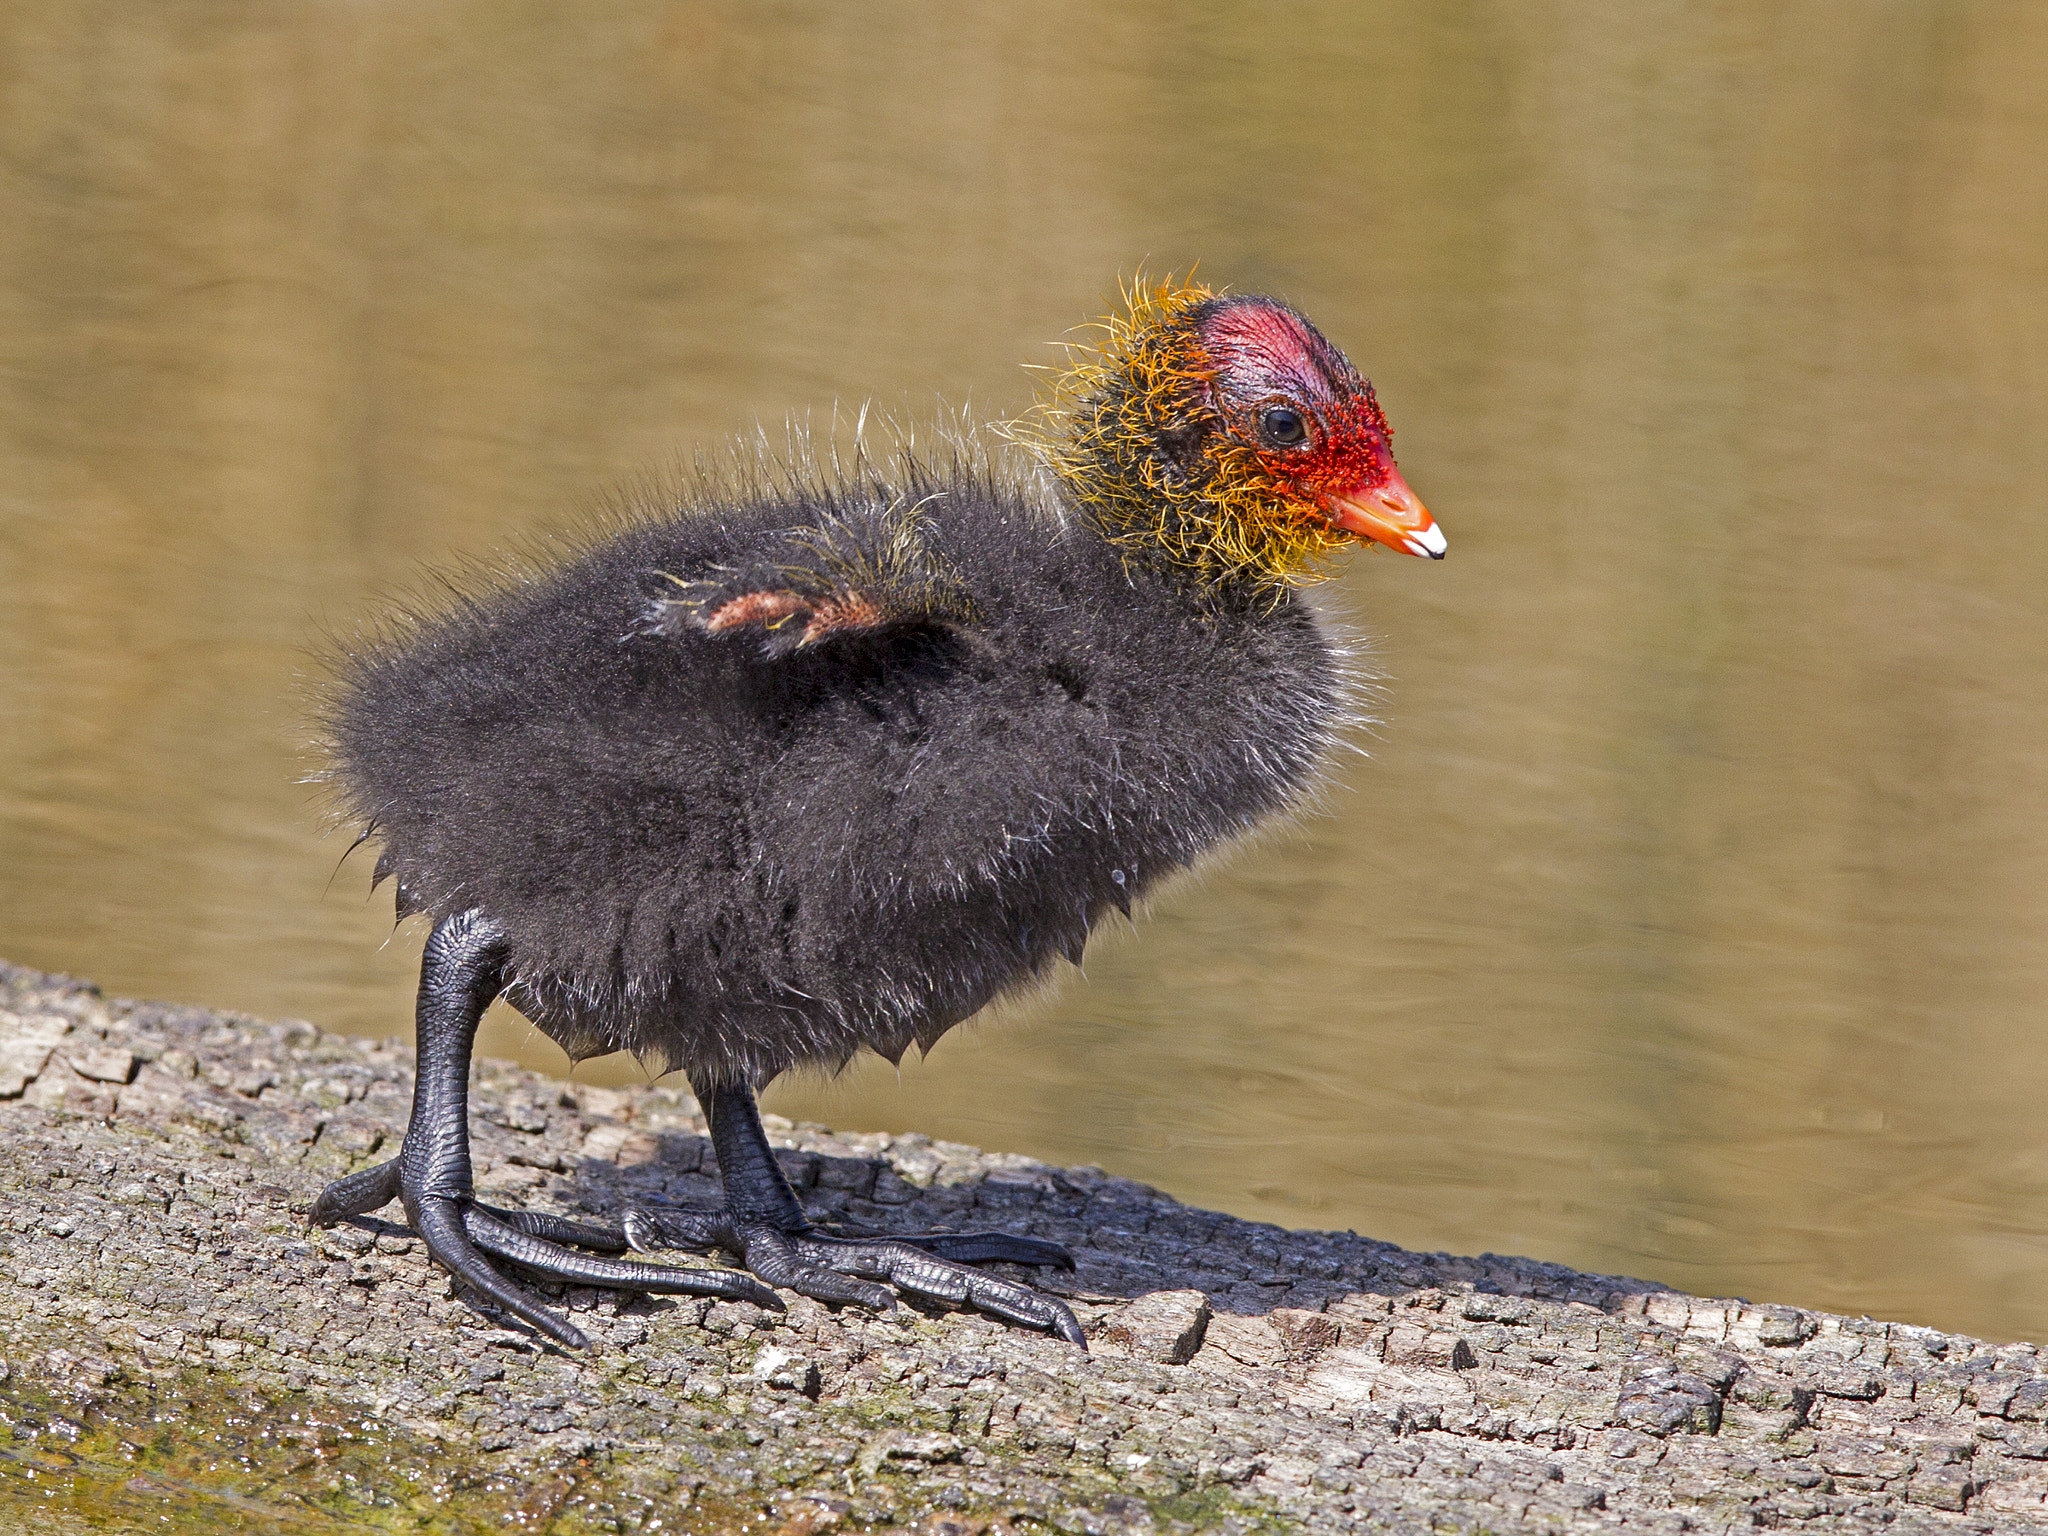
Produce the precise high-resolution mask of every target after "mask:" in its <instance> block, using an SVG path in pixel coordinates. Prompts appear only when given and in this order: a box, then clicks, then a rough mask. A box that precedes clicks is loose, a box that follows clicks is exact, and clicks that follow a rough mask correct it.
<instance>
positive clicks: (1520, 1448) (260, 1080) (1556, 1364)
mask: <svg viewBox="0 0 2048 1536" xmlns="http://www.w3.org/2000/svg"><path fill="white" fill-rule="evenodd" d="M411 1067H412V1058H411V1054H410V1052H409V1051H407V1050H406V1049H404V1048H403V1047H402V1046H400V1045H399V1044H397V1043H395V1042H383V1043H376V1044H373V1043H369V1042H364V1041H357V1040H351V1039H345V1038H341V1037H338V1036H334V1035H327V1034H323V1033H321V1032H320V1031H319V1030H317V1029H315V1028H313V1027H312V1026H311V1025H308V1024H293V1023H287V1024H271V1023H264V1022H261V1021H258V1020H255V1019H250V1018H246V1017H241V1016H237V1015H232V1014H221V1013H213V1012H208V1011H206V1010H203V1009H196V1008H179V1007H169V1006H164V1005H159V1004H150V1003H141V1004H137V1003H125V1002H118V1001H110V1000H107V999H103V998H102V997H101V996H100V995H99V993H98V992H97V990H96V989H94V988H93V987H91V986H89V985H87V984H85V983H81V982H77V981H72V980H69V979H66V978H63V977H54V976H46V975H43V974H41V973H39V972H34V971H29V970H25V969H21V968H17V967H8V966H4V965H0V1137H4V1143H0V1144H4V1146H5V1149H6V1156H5V1158H4V1160H0V1189H4V1206H0V1274H4V1276H5V1277H6V1278H4V1279H0V1338H4V1340H5V1342H4V1344H0V1351H4V1353H5V1356H6V1359H5V1362H4V1363H0V1413H4V1417H5V1420H6V1423H5V1426H4V1436H0V1526H4V1527H7V1528H13V1527H12V1526H11V1525H10V1524H9V1522H10V1521H12V1522H15V1523H16V1524H19V1523H22V1522H25V1521H27V1520H29V1519H30V1518H33V1520H34V1521H35V1523H36V1524H37V1525H38V1526H39V1527H41V1528H46V1529H49V1530H52V1531H63V1530H67V1529H74V1528H75V1529H81V1530H84V1529H92V1530H108V1529H114V1530H118V1529H124V1528H133V1529H138V1530H139V1529H142V1528H144V1527H145V1526H146V1527H147V1528H148V1529H150V1530H157V1531H160V1530H164V1529H173V1530H176V1529H182V1528H189V1529H192V1530H207V1531H213V1530H222V1529H247V1530H291V1531H302V1530H303V1531H311V1532H320V1531H325V1530H329V1529H332V1530H334V1531H343V1530H362V1529H365V1528H368V1529H406V1530H418V1529H427V1530H446V1531H461V1530H472V1529H474V1530H479V1531H482V1530H500V1529H504V1528H506V1527H507V1526H508V1525H511V1524H515V1523H516V1524H517V1525H518V1526H519V1527H520V1528H523V1529H527V1530H534V1531H558V1532H563V1533H568V1532H580V1531H585V1530H591V1531H610V1530H617V1531H638V1530H656V1529H659V1530H665V1531H675V1530H689V1531H700V1532H713V1531H723V1530H733V1531H737V1530H741V1529H743V1528H744V1529H746V1530H748V1531H753V1532H763V1531H767V1532H781V1533H784V1536H808V1533H813V1532H820V1531H825V1530H828V1529H838V1530H842V1531H849V1532H850V1531H857V1530H873V1529H898V1528H906V1527H913V1526H914V1527H915V1528H916V1529H917V1530H919V1531H921V1532H924V1533H927V1536H944V1533H948V1532H950V1533H953V1536H973V1533H998V1532H1006V1531H1011V1530H1019V1531H1021V1530H1027V1529H1028V1530H1035V1529H1040V1528H1050V1529H1056V1530H1060V1531H1071V1532H1086V1533H1096V1536H1107V1533H1119V1532H1149V1531H1179V1530H1202V1531H1208V1530H1237V1531H1243V1532H1252V1531H1260V1530H1269V1529H1270V1530H1306V1531H1340V1530H1343V1531H1350V1530H1357V1529H1361V1528H1366V1529H1381V1528H1384V1529H1392V1530H1402V1531H1407V1530H1418V1531H1419V1530H1432V1531H1435V1530H1448V1531H1473V1532H1477V1531H1485V1530H1494V1531H1498V1530H1503V1529H1519V1528H1539V1529H1555V1530H1561V1531H1580V1530H1585V1531H1593V1530H1610V1529H1617V1530H1628V1531H1636V1530H1649V1531H1672V1532H1677V1531H1683V1530H1743V1531H1748V1530H1753V1529H1755V1528H1756V1527H1758V1526H1766V1527H1771V1526H1785V1525H1797V1526H1799V1527H1800V1528H1801V1529H1803V1530H1812V1531H1849V1530H1858V1531H1860V1530H1877V1529H1880V1528H1882V1529H1885V1530H1888V1531H1891V1532H1905V1531H1922V1530H1926V1531H1934V1530H1943V1531H1948V1530H1955V1531H1963V1530H1969V1531H1992V1530H1996V1531H1999V1532H2043V1533H2048V1429H2044V1424H2043V1418H2044V1411H2048V1370H2044V1365H2043V1361H2042V1360H2041V1358H2040V1357H2039V1355H2038V1353H2037V1351H2036V1350H2035V1348H2034V1347H2033V1346H2032V1345H2024V1344H2021V1345H2008V1346H2003V1347H1997V1348H1994V1347H1991V1346H1989V1345H1985V1344H1982V1343H1979V1342H1977V1341H1975V1340H1972V1339H1967V1338H1960V1337H1956V1336H1953V1335H1945V1334H1940V1333H1936V1332H1933V1331H1932V1330H1929V1329H1925V1328H1915V1327H1908V1326H1905V1325H1901V1324H1892V1323H1883V1322H1875V1321H1872V1320H1870V1319H1868V1318H1863V1319H1851V1318H1841V1317H1831V1316H1827V1315H1824V1314H1820V1313H1814V1312H1802V1311H1800V1310H1797V1309H1795V1308H1791V1307H1780V1306H1759V1305H1752V1304H1750V1303H1747V1302H1743V1301H1732V1300H1715V1299H1707V1298H1702V1297H1695V1296H1686V1295H1682V1294H1679V1293H1677V1292H1674V1291H1670V1290H1667V1289H1665V1288H1663V1287H1661V1286H1658V1285H1654V1284H1651V1283H1648V1282H1644V1281H1640V1280H1628V1279H1621V1278H1617V1277H1615V1276H1611V1275H1588V1274H1580V1273H1578V1272H1576V1271H1573V1270H1569V1269H1565V1268H1563V1267H1561V1266H1559V1265H1555V1264H1543V1263H1537V1262H1534V1261H1531V1260H1526V1259H1514V1258H1501V1257H1498V1256H1494V1255H1484V1256H1481V1257H1479V1258H1454V1257H1451V1256H1449V1255H1446V1254H1417V1253H1408V1252H1404V1251H1402V1250H1401V1249H1398V1248H1395V1247H1393V1246H1392V1245H1390V1244H1387V1243H1381V1242H1375V1241H1373V1240H1371V1239H1369V1238H1363V1237H1358V1236H1355V1235H1353V1234H1351V1233H1345V1232H1287V1231H1283V1230H1281V1229H1279V1228H1277V1227H1272V1226H1264V1225H1260V1224H1258V1223H1254V1222H1247V1221H1240V1220H1237V1219H1236V1218H1234V1217H1229V1216H1223V1215H1218V1214H1216V1213H1214V1212H1208V1211H1200V1210H1194V1209H1191V1208H1189V1207H1187V1206H1183V1205H1180V1204H1178V1203H1177V1202H1175V1201H1174V1200H1172V1199H1170V1198H1168V1197H1167V1196H1165V1195H1162V1194H1160V1193H1159V1192H1157V1191H1156V1190H1152V1189H1148V1188H1146V1187H1144V1186H1142V1185H1139V1184H1134V1183H1132V1182H1130V1181H1128V1180H1124V1179H1119V1178H1114V1177H1111V1176H1109V1175H1106V1174H1104V1173H1102V1172H1101V1171H1099V1170H1096V1169H1086V1168H1081V1169H1073V1168H1069V1169H1061V1168H1052V1167H1048V1166H1046V1165H1044V1164H1041V1163H1037V1162H1033V1161H1031V1160H1030V1159H1027V1158H1022V1157H1014V1156H1007V1155H1002V1154H991V1153H984V1152H979V1151H976V1150H975V1149H973V1148H971V1147H964V1146H957V1145H953V1144H951V1143H946V1142H933V1141H930V1140H928V1139H926V1138H924V1137H921V1136H896V1137H890V1136H881V1135H834V1134H832V1133H831V1132H829V1131H826V1130H824V1129H823V1128H821V1127H817V1126H810V1125H798V1126H792V1125H789V1124H787V1123H785V1122H778V1121H775V1120H774V1119H773V1118H772V1117H770V1121H769V1126H770V1132H771V1135H772V1136H773V1137H774V1138H775V1140H776V1141H777V1143H778V1145H779V1146H780V1147H782V1148H784V1149H786V1150H784V1151H783V1152H782V1153H781V1156H782V1158H783V1161H784V1166H785V1167H786V1169H787V1170H788V1171H789V1173H790V1175H791V1177H792V1179H793V1181H794V1182H795V1183H796V1185H797V1186H798V1189H799V1192H800V1194H801V1195H802V1197H803V1199H804V1201H805V1203H806V1205H807V1207H808V1208H809V1209H810V1211H811V1213H812V1214H813V1216H815V1217H819V1218H821V1219H825V1220H830V1221H838V1222H843V1223H848V1224H852V1225H856V1226H861V1227H866V1228H871V1229H880V1230H887V1229H890V1228H904V1229H909V1228H917V1227H931V1226H957V1227H970V1226H1001V1227H1004V1228H1006V1229H1008V1230H1012V1231H1019V1232H1027V1233H1030V1234H1033V1235H1037V1236H1042V1237H1048V1238H1052V1239H1055V1240H1057V1241H1059V1242H1062V1243H1065V1244H1067V1245H1068V1246H1069V1247H1070V1248H1072V1249H1073V1250H1074V1252H1075V1253H1076V1255H1077V1257H1078V1258H1079V1260H1080V1267H1079V1270H1078V1271H1077V1272H1076V1274H1074V1275H1073V1276H1060V1277H1055V1278H1054V1279H1053V1280H1052V1281H1051V1283H1050V1288H1053V1289H1057V1290H1059V1291H1061V1293H1062V1294H1065V1295H1067V1296H1068V1299H1069V1300H1070V1302H1071V1303H1072V1305H1073V1306H1074V1308H1075V1311H1076V1312H1077V1314H1078V1315H1079V1316H1080V1318H1081V1320H1082V1322H1083V1325H1084V1326H1085V1327H1086V1328H1087V1329H1088V1330H1089V1334H1090V1339H1091V1344H1092V1347H1093V1353H1092V1354H1088V1355H1083V1354H1081V1353H1080V1352H1078V1351H1076V1350H1073V1349H1071V1348H1069V1347H1068V1346H1066V1345H1063V1344H1061V1343H1059V1342H1058V1341H1056V1340H1053V1339H1050V1338H1046V1337H1042V1336H1039V1335H1035V1334H1030V1333H1024V1332H1020V1331H1017V1330H1014V1329H1008V1328H1004V1327H1002V1326H999V1325H998V1324H996V1323H994V1322H992V1321H990V1320H988V1319H985V1318H981V1317H977V1316H973V1315H970V1314H966V1313H958V1312H933V1313H924V1312H919V1311H915V1310H912V1309H911V1308H909V1307H907V1306H906V1307H903V1308H900V1309H898V1311H896V1312H895V1313H894V1314H891V1315H888V1316H869V1315H865V1314H860V1313H856V1312H852V1311H845V1312H839V1313H834V1312H832V1311H829V1310H827V1309H826V1308H824V1307H821V1306H819V1305H817V1304H815V1303H812V1302H808V1301H805V1300H802V1299H800V1298H786V1299H787V1301H788V1310H787V1311H785V1312H782V1313H779V1314H772V1313H766V1312H763V1311H760V1310H758V1309H756V1308H754V1307H752V1306H748V1305H743V1304H739V1303H731V1302H718V1303H710V1302H705V1301H699V1300H695V1299H690V1298H678V1299H666V1298H662V1299H650V1298H647V1297H637V1296H625V1295H619V1294H616V1293H611V1292H594V1291H585V1290H578V1289H574V1288H572V1289H570V1290H568V1291H567V1292H565V1293H564V1292H556V1293H554V1294H555V1295H556V1296H557V1299H558V1304H559V1305H560V1306H562V1307H564V1308H566V1309H567V1310H568V1311H569V1312H570V1313H572V1314H573V1315H574V1317H575V1320H576V1322H577V1324H578V1326H579V1327H581V1328H582V1329H584V1330H585V1331H586V1332H587V1333H589V1334H591V1335H592V1337H593V1338H594V1339H596V1340H597V1341H598V1344H597V1347H596V1348H595V1349H594V1350H593V1351H591V1352H590V1353H588V1354H577V1355H571V1354H565V1353H563V1352H562V1351H560V1350H557V1349H555V1348H553V1347H552V1346H550V1345H547V1344H546V1343H545V1342H544V1341H541V1340H539V1339H537V1338H536V1337H535V1336H534V1335H533V1334H532V1333H531V1331H529V1330H526V1329H524V1328H512V1327H507V1326H504V1324H503V1321H502V1320H501V1319H499V1318H498V1317H496V1316H494V1315H491V1314H489V1313H487V1312H485V1311H483V1310H482V1309H481V1308H480V1307H479V1306H478V1305H474V1304H472V1302H471V1300H470V1298H469V1297H468V1295H467V1293H465V1292H460V1291H458V1290H456V1289H454V1288H453V1287H452V1286H451V1282H450V1281H449V1280H448V1278H447V1277H446V1276H445V1275H444V1274H442V1273H441V1272H440V1271H439V1270H437V1269H435V1268H433V1267H432V1266H431V1265H430V1264H429V1263H428V1262H427V1260H426V1258H425V1256H424V1253H423V1251H422V1250H421V1248H420V1246H419V1244H418V1243H417V1242H416V1241H415V1240H414V1239H413V1238H412V1237H411V1236H410V1234H409V1233H407V1232H406V1231H405V1230H404V1228H403V1227H402V1226H399V1225H396V1224H394V1222H393V1221H390V1220H380V1219H376V1218H365V1219H362V1220H359V1221H357V1222H355V1223H352V1224H349V1225H345V1226H342V1227H339V1228H337V1229H335V1230H333V1231H328V1232H321V1231H315V1230H311V1229H309V1228H308V1226H307V1225H306V1219H305V1212H306V1209H307V1207H308V1205H309V1204H310V1202H311V1200H312V1198H313V1196H314V1195H315V1194H317V1193H318V1191H319V1190H320V1188H321V1187H322V1186H323V1185H324V1184H325V1183H326V1182H327V1181H328V1180H329V1179H332V1178H334V1177H336V1176H337V1175H339V1174H342V1173H346V1172H348V1171H350V1170H352V1169H355V1168H359V1167H362V1166H364V1165H365V1164H366V1163H368V1162H369V1161H371V1160H373V1159H377V1158H381V1157H388V1156H390V1155H391V1154H392V1152H393V1150H394V1149H395V1147H396V1144H397V1139H398V1137H399V1136H400V1134H401V1133H402V1131H403V1128H404V1125H405V1118H406V1110H407V1106H408V1103H409V1096H410V1085H411ZM473 1102H474V1120H475V1130H476V1166H477V1170H478V1175H479V1183H480V1187H481V1188H482V1190H484V1191H487V1194H486V1198H492V1199H495V1200H496V1201H497V1202H498V1203H501V1204H512V1205H523V1206H527V1207H530V1208H534V1209H543V1210H551V1211H556V1212H559V1213H562V1214H565V1215H577V1216H589V1215H598V1216H610V1215H615V1214H616V1213H617V1212H618V1210H619V1209H620V1207H621V1206H622V1205H623V1204H624V1203H626V1202H628V1201H630V1200H636V1199H661V1200H672V1201H679V1202H682V1203H694V1204H706V1205H708V1204H711V1203H713V1202H714V1201H715V1197H716V1185H715V1183H714V1180H713V1178H712V1176H711V1175H712V1173H713V1172H715V1170H714V1169H712V1168H711V1166H710V1152H709V1146H708V1143H707V1141H706V1140H705V1137H704V1125H703V1122H702V1120H701V1118H700V1117H699V1116H698V1114H697V1111H696V1105H695V1104H694V1102H693V1101H692V1100H691V1099H690V1098H689V1097H688V1095H687V1094H684V1093H679V1092H676V1091H674V1090H672V1089H668V1088H663V1087H659V1086H657V1087H653V1088H649V1089H646V1090H641V1091H632V1092H620V1091H609V1090H604V1089H597V1088H589V1087H582V1086H578V1085H574V1084H564V1083H559V1082H554V1081H551V1080H548V1079H545V1078H541V1077H538V1076H536V1075H534V1074H531V1073H527V1072H522V1071H519V1070H517V1069H514V1068H512V1067H509V1066H506V1065H503V1064H500V1063H495V1062H486V1063H484V1064H482V1065H481V1066H480V1068H479V1070H478V1083H477V1087H476V1092H475V1096H474V1101H473ZM387 1214H388V1215H389V1216H391V1217H393V1218H396V1217H397V1216H398V1214H399V1213H398V1211H397V1208H396V1207H395V1206H394V1207H392V1208H391V1210H390V1211H389V1212H388V1213H387Z"/></svg>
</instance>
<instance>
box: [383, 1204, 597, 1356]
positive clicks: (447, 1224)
mask: <svg viewBox="0 0 2048 1536" xmlns="http://www.w3.org/2000/svg"><path fill="white" fill-rule="evenodd" d="M464 1203H465V1202H463V1201H460V1200H456V1199H453V1198H450V1197H448V1196H442V1195H424V1196H421V1197H420V1198H419V1199H418V1200H417V1201H414V1202H413V1203H412V1204H413V1211H412V1218H413V1222H412V1225H413V1230H414V1231H415V1232H417V1233H419V1235H420V1239H421V1240H422V1241H423V1242H424V1243H425V1244H426V1245H427V1252H428V1253H429V1254H430V1255H431V1256H432V1257H433V1260H434V1262H435V1263H437V1264H439V1265H440V1266H441V1267H442V1268H443V1269H445V1270H447V1271H448V1272H449V1273H450V1274H452V1275H454V1276H455V1278H456V1279H458V1280H460V1281H462V1282H463V1284H465V1285H467V1286H468V1287H469V1288H470V1289H471V1290H473V1291H476V1292H477V1293H478V1294H480V1295H482V1296H484V1297H485V1298H486V1299H488V1300H490V1301H492V1302H495V1303H496V1304H497V1305H498V1306H500V1307H502V1308H503V1309H504V1310H505V1311H507V1312H510V1313H511V1314H512V1315H513V1316H514V1317H517V1318H522V1319H524V1320H525V1321H526V1322H528V1323H530V1324H532V1325H533V1326H534V1327H535V1328H538V1329H539V1330H540V1331H541V1332H542V1333H544V1334H546V1335H547V1336H548V1337H549V1338H551V1339H553V1340H554V1341H555V1342H556V1343H557V1344H563V1345H566V1346H568V1347H569V1348H570V1349H586V1348H588V1347H589V1345H590V1340H589V1339H588V1338H586V1337H584V1334H583V1330H582V1329H580V1328H577V1327H576V1326H574V1325H573V1324H571V1323H567V1322H564V1321H563V1320H562V1319H561V1318H559V1317H557V1316H555V1314H554V1313H553V1312H550V1311H549V1310H548V1309H547V1308H546V1307H545V1306H543V1305H542V1304H541V1300H540V1298H539V1297H538V1296H534V1295H530V1294H529V1293H528V1292H527V1291H526V1290H525V1289H524V1288H523V1287H521V1286H518V1285H515V1284H513V1283H512V1282H511V1281H510V1280H508V1279H506V1278H505V1277H504V1276H503V1275H501V1274H499V1273H498V1271H497V1269H496V1268H495V1267H494V1266H493V1265H492V1263H491V1261H490V1260H489V1259H487V1258H486V1257H484V1254H483V1251H482V1250H481V1249H480V1248H478V1247H477V1245H476V1244H475V1243H474V1242H472V1241H471V1239H470V1233H469V1232H468V1230H467V1227H468V1221H467V1219H466V1218H468V1217H469V1216H472V1215H474V1214H475V1213H474V1212H473V1211H465V1210H464V1209H463V1205H464ZM505 1230H507V1231H510V1230H511V1229H510V1228H506V1229H505ZM515 1235H517V1234H515Z"/></svg>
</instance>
